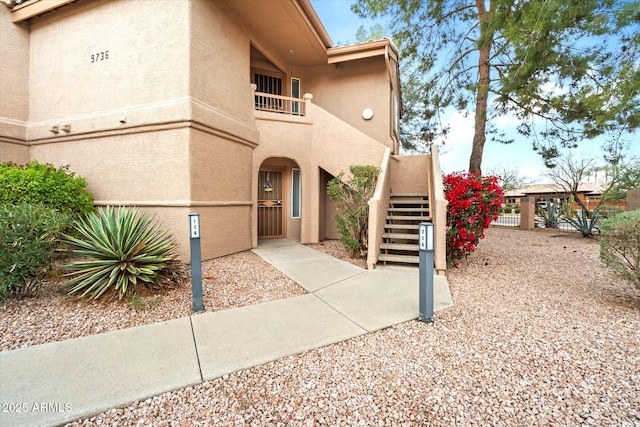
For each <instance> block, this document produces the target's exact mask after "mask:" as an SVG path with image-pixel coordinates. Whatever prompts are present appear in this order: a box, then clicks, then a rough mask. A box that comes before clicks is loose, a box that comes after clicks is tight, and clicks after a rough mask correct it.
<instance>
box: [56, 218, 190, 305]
mask: <svg viewBox="0 0 640 427" xmlns="http://www.w3.org/2000/svg"><path fill="white" fill-rule="evenodd" d="M76 230H77V232H78V233H79V235H80V236H81V237H80V238H75V237H71V236H66V241H67V242H68V243H69V244H71V245H73V246H74V248H72V249H70V250H69V251H70V252H72V253H73V254H75V255H77V256H80V257H83V259H81V260H78V261H74V262H71V263H69V264H67V265H65V270H67V271H69V273H66V274H65V276H68V277H71V279H70V280H69V281H68V282H67V283H66V286H67V287H68V288H69V294H74V293H77V292H82V294H81V296H83V297H88V298H89V299H98V298H100V297H101V296H102V295H104V294H105V293H106V292H107V291H109V290H112V291H114V292H116V293H117V295H118V298H119V299H122V298H123V297H124V296H127V297H131V296H133V295H135V293H136V291H137V290H138V288H139V287H142V288H153V289H159V288H162V287H165V286H177V285H180V284H181V283H182V280H183V279H184V278H185V276H186V274H185V272H184V268H183V266H182V264H181V263H180V262H178V261H177V260H175V259H174V250H175V243H174V242H173V240H172V239H171V237H170V236H169V234H168V233H167V232H166V231H163V230H162V229H161V228H160V226H159V225H158V224H157V223H154V222H153V218H150V217H149V216H148V215H147V214H146V212H142V213H140V214H138V210H137V209H136V208H124V207H121V208H119V209H118V210H116V209H115V208H113V207H111V206H107V207H106V209H104V210H99V211H98V212H97V213H93V214H90V215H88V216H87V217H86V219H84V220H79V221H76Z"/></svg>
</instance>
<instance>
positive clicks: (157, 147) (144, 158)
mask: <svg viewBox="0 0 640 427" xmlns="http://www.w3.org/2000/svg"><path fill="white" fill-rule="evenodd" d="M188 139H189V133H188V129H187V128H184V129H171V130H166V131H156V132H143V133H134V134H125V135H115V136H111V137H102V138H96V139H84V140H73V141H65V142H58V143H51V144H37V145H34V146H33V147H32V157H33V158H35V159H38V160H39V161H41V162H49V163H53V164H54V165H56V166H58V165H69V166H70V168H71V170H72V171H73V172H76V173H78V174H80V175H82V176H83V177H85V178H86V179H87V183H88V189H89V191H91V192H92V193H93V194H94V196H95V199H96V202H97V203H103V202H108V203H115V204H120V203H125V202H126V203H140V204H159V203H160V204H161V203H167V202H170V203H177V201H182V203H184V200H188V198H189V164H188Z"/></svg>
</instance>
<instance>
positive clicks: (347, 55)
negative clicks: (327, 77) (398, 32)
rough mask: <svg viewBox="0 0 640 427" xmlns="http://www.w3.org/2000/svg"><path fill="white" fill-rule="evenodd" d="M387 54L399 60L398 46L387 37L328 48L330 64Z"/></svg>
mask: <svg viewBox="0 0 640 427" xmlns="http://www.w3.org/2000/svg"><path fill="white" fill-rule="evenodd" d="M387 54H388V55H390V56H391V57H393V59H394V60H395V61H396V62H397V61H398V48H397V47H396V46H395V45H394V44H393V42H392V41H391V40H390V39H386V38H385V39H381V40H370V41H367V42H363V43H358V44H351V45H347V46H339V47H331V48H328V49H327V56H328V61H329V64H336V63H339V62H345V61H353V60H356V59H363V58H370V57H373V56H382V55H387Z"/></svg>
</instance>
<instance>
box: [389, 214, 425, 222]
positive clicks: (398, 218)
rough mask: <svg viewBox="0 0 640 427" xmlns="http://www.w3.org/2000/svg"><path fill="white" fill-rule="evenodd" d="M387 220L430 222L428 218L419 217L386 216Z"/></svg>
mask: <svg viewBox="0 0 640 427" xmlns="http://www.w3.org/2000/svg"><path fill="white" fill-rule="evenodd" d="M387 219H396V220H407V221H430V220H431V217H430V216H420V215H412V216H405V215H388V216H387Z"/></svg>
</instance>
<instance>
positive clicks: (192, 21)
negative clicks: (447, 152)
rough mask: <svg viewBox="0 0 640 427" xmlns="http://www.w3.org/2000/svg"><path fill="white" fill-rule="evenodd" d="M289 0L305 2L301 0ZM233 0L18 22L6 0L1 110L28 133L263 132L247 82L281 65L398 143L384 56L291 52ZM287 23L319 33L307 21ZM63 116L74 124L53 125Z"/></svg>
mask: <svg viewBox="0 0 640 427" xmlns="http://www.w3.org/2000/svg"><path fill="white" fill-rule="evenodd" d="M281 3H282V4H284V5H289V6H287V7H289V9H291V10H293V11H294V12H295V10H297V9H295V8H292V7H291V5H294V6H295V5H297V4H298V3H297V1H296V0H285V1H283V2H281ZM230 4H233V2H225V1H209V0H191V1H187V0H184V1H181V0H178V1H165V0H144V1H139V0H80V1H77V2H75V3H71V4H67V5H64V6H63V7H60V8H58V9H55V10H53V11H50V12H46V13H44V14H42V15H38V16H35V17H32V18H31V19H29V20H28V21H25V22H22V23H19V24H13V23H11V16H10V15H11V13H10V12H9V10H8V9H6V8H2V12H1V13H2V14H1V15H0V19H2V25H1V26H0V27H1V28H0V31H2V34H1V35H2V38H3V43H2V46H1V51H0V54H1V59H2V75H3V79H2V82H1V83H0V84H1V89H2V100H1V102H0V120H2V123H4V124H7V123H9V124H11V126H13V127H15V128H16V129H18V131H15V130H11V131H10V133H11V135H12V137H15V138H17V139H21V138H22V139H24V140H29V141H49V140H55V139H56V138H60V137H66V136H68V134H69V133H76V132H81V133H92V132H93V133H95V132H108V131H113V130H122V129H126V128H128V127H135V126H146V125H153V124H154V123H156V122H157V123H166V122H171V121H180V120H196V121H198V122H199V123H202V124H203V125H205V126H213V127H219V128H220V130H221V131H223V132H226V133H228V134H231V135H235V136H237V137H239V138H240V139H241V140H244V141H245V142H247V143H249V144H255V143H259V139H260V138H259V134H258V131H257V128H256V123H255V116H254V108H255V105H254V98H253V90H252V88H251V83H254V80H255V73H256V71H258V72H266V73H271V74H275V75H280V76H281V78H282V80H283V85H282V88H281V91H282V92H283V93H282V94H283V95H286V96H291V95H294V96H302V95H303V94H304V93H311V94H313V96H314V101H313V102H314V103H315V104H316V105H318V106H320V107H322V108H323V109H325V110H327V111H328V112H329V113H331V114H333V115H334V116H336V117H338V118H339V119H341V120H343V121H345V122H346V123H348V124H349V125H351V126H353V127H354V128H356V129H358V130H360V131H361V132H363V133H365V134H366V135H368V136H370V137H372V138H374V139H375V140H377V141H379V142H381V143H383V144H384V145H387V146H390V147H393V138H392V131H391V129H392V117H393V91H394V90H396V91H397V90H399V88H395V89H394V88H393V85H392V84H391V80H392V77H391V76H390V72H389V68H388V63H387V62H386V61H385V58H384V57H383V56H371V57H366V58H362V59H355V60H350V61H343V62H339V63H335V64H329V63H328V61H327V56H326V53H325V54H324V56H322V55H317V54H316V56H313V55H307V57H306V58H305V59H304V61H301V62H296V61H295V60H293V59H292V60H290V61H289V60H287V58H286V57H283V55H282V54H281V51H278V49H276V47H275V46H274V45H273V42H271V43H270V42H269V40H266V39H261V38H260V37H259V36H258V35H256V34H257V33H256V30H255V28H254V27H253V25H254V24H253V23H251V22H246V21H243V20H242V18H241V17H240V16H239V14H238V13H237V10H234V9H233V8H232V7H231V6H230ZM258 4H259V5H262V7H267V6H264V5H265V4H266V3H264V2H263V3H258ZM283 7H284V6H283ZM289 9H287V10H289ZM294 12H291V13H294ZM300 13H302V12H300ZM291 31H292V33H291V37H311V35H310V34H311V29H304V28H303V29H300V28H294V27H292V28H291ZM305 31H307V32H308V34H307V33H305ZM309 58H311V59H309ZM314 58H315V59H314ZM5 76H7V77H6V78H5ZM294 81H295V83H292V82H294ZM294 85H295V92H294ZM365 109H370V110H371V111H373V113H374V115H373V118H371V119H370V120H364V119H363V118H362V112H363V110H365ZM65 123H66V124H69V123H71V125H72V128H71V131H70V132H66V131H62V130H60V129H58V130H56V131H54V130H53V129H54V128H55V127H60V126H62V125H64V124H65ZM14 125H15V126H14ZM6 129H7V126H5V125H3V130H2V133H7V132H8V131H7V130H6ZM12 129H13V128H12Z"/></svg>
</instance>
